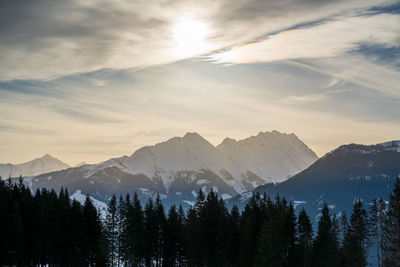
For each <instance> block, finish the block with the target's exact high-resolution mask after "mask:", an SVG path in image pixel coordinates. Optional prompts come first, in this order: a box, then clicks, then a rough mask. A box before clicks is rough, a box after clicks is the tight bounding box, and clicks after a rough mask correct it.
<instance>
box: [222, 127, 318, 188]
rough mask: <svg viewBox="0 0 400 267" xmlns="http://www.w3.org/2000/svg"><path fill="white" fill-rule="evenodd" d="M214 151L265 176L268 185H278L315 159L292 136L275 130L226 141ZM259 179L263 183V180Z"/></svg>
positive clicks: (311, 152) (315, 157)
mask: <svg viewBox="0 0 400 267" xmlns="http://www.w3.org/2000/svg"><path fill="white" fill-rule="evenodd" d="M217 148H218V149H219V150H221V151H223V152H224V153H225V154H226V155H228V156H229V157H230V158H231V159H233V160H234V161H235V162H238V163H240V164H241V165H244V166H246V167H247V169H248V170H251V171H252V172H253V173H254V174H255V175H257V176H259V177H264V175H266V174H267V175H268V176H269V177H270V178H271V179H270V180H269V182H282V181H284V180H286V179H287V178H289V177H290V176H292V175H294V174H297V173H298V172H300V171H301V170H304V169H305V168H307V167H308V166H310V163H312V162H314V161H315V160H316V159H317V155H316V154H315V153H314V152H313V151H312V150H311V149H309V148H308V147H307V146H306V145H305V144H304V143H303V142H302V141H301V140H300V139H299V138H298V137H297V136H296V135H295V134H293V133H292V134H281V133H279V132H277V131H272V132H270V133H269V132H264V133H263V132H260V133H259V134H258V135H257V136H251V137H249V138H246V139H243V140H240V141H236V140H233V139H230V138H226V139H225V140H224V141H223V142H222V143H221V144H220V145H218V147H217ZM263 180H264V181H265V182H267V180H266V177H264V179H263Z"/></svg>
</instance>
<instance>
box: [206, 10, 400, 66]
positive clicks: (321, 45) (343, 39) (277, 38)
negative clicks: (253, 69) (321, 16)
mask: <svg viewBox="0 0 400 267" xmlns="http://www.w3.org/2000/svg"><path fill="white" fill-rule="evenodd" d="M398 25H400V15H399V14H390V13H385V14H375V15H364V16H361V15H358V14H353V15H352V16H345V17H343V16H339V17H333V18H331V19H330V20H328V21H325V22H323V23H321V24H318V25H311V26H308V27H304V28H295V29H290V30H286V31H282V32H279V33H276V34H273V35H269V36H267V37H266V38H264V39H261V40H258V41H254V42H251V43H245V44H243V45H238V46H235V47H233V48H231V49H228V50H225V51H222V52H217V53H214V54H211V55H210V56H209V57H208V58H209V59H210V60H211V61H215V62H218V63H257V62H272V61H278V60H288V59H302V58H306V59H311V58H328V57H339V56H343V55H345V54H346V53H348V52H351V51H354V50H357V49H358V48H359V47H360V45H361V44H363V45H364V46H365V44H369V45H370V46H377V45H379V46H383V47H398V46H399V45H400V32H399V30H398Z"/></svg>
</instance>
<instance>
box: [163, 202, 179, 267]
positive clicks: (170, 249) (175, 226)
mask: <svg viewBox="0 0 400 267" xmlns="http://www.w3.org/2000/svg"><path fill="white" fill-rule="evenodd" d="M178 236H179V217H178V213H177V211H176V207H175V205H172V206H171V208H170V209H169V211H168V218H167V221H166V224H165V227H164V230H163V240H164V243H163V250H164V251H163V266H165V267H173V266H176V263H177V251H178V242H179V241H178V238H179V237H178Z"/></svg>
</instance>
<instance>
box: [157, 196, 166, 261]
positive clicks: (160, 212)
mask: <svg viewBox="0 0 400 267" xmlns="http://www.w3.org/2000/svg"><path fill="white" fill-rule="evenodd" d="M154 219H155V222H154V224H155V231H156V233H155V234H156V237H155V239H156V244H155V245H156V247H155V258H156V259H155V260H156V267H159V266H160V265H161V263H162V252H163V242H164V240H163V237H164V233H163V231H164V229H165V223H166V218H165V211H164V206H163V205H162V203H161V199H160V195H159V194H157V196H156V201H155V206H154Z"/></svg>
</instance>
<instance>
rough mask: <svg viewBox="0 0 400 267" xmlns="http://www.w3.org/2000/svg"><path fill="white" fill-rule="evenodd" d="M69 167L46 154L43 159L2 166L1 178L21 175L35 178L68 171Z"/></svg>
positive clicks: (0, 170)
mask: <svg viewBox="0 0 400 267" xmlns="http://www.w3.org/2000/svg"><path fill="white" fill-rule="evenodd" d="M69 167H70V166H69V165H68V164H66V163H64V162H62V161H60V160H59V159H57V158H54V157H52V156H50V155H49V154H46V155H44V156H43V157H41V158H36V159H34V160H31V161H28V162H25V163H21V164H15V165H14V164H10V163H7V164H0V176H1V177H2V178H3V179H6V178H8V177H18V176H20V175H22V176H35V175H39V174H42V173H47V172H52V171H59V170H63V169H67V168H69Z"/></svg>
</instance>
